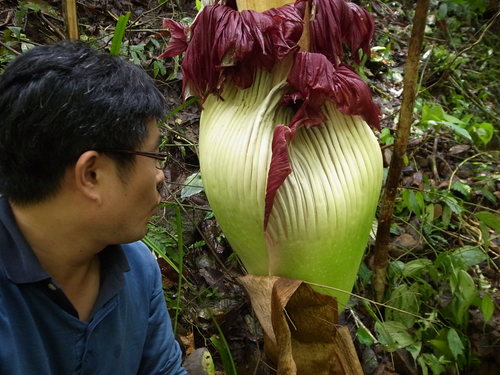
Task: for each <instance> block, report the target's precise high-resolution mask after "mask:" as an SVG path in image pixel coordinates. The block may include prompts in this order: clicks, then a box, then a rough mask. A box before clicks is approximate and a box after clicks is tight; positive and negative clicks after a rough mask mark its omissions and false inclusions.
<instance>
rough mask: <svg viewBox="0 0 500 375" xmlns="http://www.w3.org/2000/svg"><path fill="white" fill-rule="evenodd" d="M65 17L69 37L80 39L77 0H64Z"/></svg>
mask: <svg viewBox="0 0 500 375" xmlns="http://www.w3.org/2000/svg"><path fill="white" fill-rule="evenodd" d="M63 6H64V18H65V19H66V29H67V30H68V37H69V39H73V40H78V39H80V35H79V33H78V17H77V15H76V0H64V2H63Z"/></svg>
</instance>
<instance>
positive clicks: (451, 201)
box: [442, 195, 462, 215]
mask: <svg viewBox="0 0 500 375" xmlns="http://www.w3.org/2000/svg"><path fill="white" fill-rule="evenodd" d="M442 201H443V202H444V203H445V204H446V205H447V206H448V207H449V208H450V210H451V211H452V212H453V213H454V214H457V215H460V214H461V213H462V207H460V204H459V203H458V201H457V200H456V199H455V198H453V197H451V196H450V195H445V196H443V197H442Z"/></svg>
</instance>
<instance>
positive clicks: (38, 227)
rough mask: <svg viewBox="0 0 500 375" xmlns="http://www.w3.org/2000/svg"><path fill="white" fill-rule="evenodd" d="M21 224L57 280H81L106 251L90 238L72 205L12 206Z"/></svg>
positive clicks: (42, 261)
mask: <svg viewBox="0 0 500 375" xmlns="http://www.w3.org/2000/svg"><path fill="white" fill-rule="evenodd" d="M11 207H12V212H13V214H14V217H15V219H16V222H17V225H18V227H19V229H20V231H21V233H22V234H23V236H24V237H25V238H26V240H27V241H28V243H29V244H30V246H31V248H32V249H33V252H34V253H35V255H36V256H37V258H38V259H39V261H40V263H41V265H42V267H43V268H44V269H45V270H46V271H47V272H48V273H49V274H50V275H51V276H52V277H53V278H55V279H56V281H64V280H70V279H72V278H79V276H78V274H79V273H85V272H86V269H87V268H88V267H89V265H90V264H91V263H92V262H93V261H94V258H95V257H96V254H97V253H98V252H99V251H101V250H102V249H103V247H104V246H103V245H101V244H97V243H95V242H93V241H92V238H91V237H89V232H88V231H86V230H85V228H83V227H81V225H80V224H79V221H78V220H75V217H74V215H72V214H71V212H70V211H69V210H68V209H67V207H68V205H66V204H63V203H62V202H60V203H59V202H57V201H48V202H42V203H37V204H33V205H16V204H11Z"/></svg>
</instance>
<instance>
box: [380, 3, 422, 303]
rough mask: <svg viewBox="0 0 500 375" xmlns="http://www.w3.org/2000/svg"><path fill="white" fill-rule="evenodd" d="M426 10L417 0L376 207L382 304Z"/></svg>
mask: <svg viewBox="0 0 500 375" xmlns="http://www.w3.org/2000/svg"><path fill="white" fill-rule="evenodd" d="M428 10H429V0H417V5H416V8H415V15H414V17H413V27H412V31H411V37H410V43H409V47H408V57H407V62H406V66H405V72H404V79H403V100H402V102H401V110H400V115H399V123H398V129H397V133H396V140H395V142H394V152H393V155H392V159H391V164H390V166H389V173H388V175H387V182H386V185H385V188H384V193H383V196H382V202H381V205H380V216H379V221H378V228H377V238H376V240H375V254H374V265H373V287H374V289H375V294H376V299H377V300H378V301H379V302H380V301H382V299H383V297H384V293H385V286H386V283H387V281H386V274H387V265H388V263H389V239H390V232H389V231H390V227H391V221H392V214H393V212H394V200H395V199H396V193H397V189H398V185H399V180H400V177H401V169H402V167H403V156H404V155H405V153H406V148H407V146H408V138H409V135H410V129H411V123H412V118H413V108H414V106H415V96H416V92H417V79H418V63H419V60H420V50H421V48H422V42H423V39H424V30H425V24H426V20H427V13H428Z"/></svg>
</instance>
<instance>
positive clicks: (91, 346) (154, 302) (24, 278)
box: [0, 197, 186, 375]
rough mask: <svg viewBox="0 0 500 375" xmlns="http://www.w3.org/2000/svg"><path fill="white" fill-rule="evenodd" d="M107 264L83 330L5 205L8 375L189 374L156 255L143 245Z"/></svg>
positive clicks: (112, 250) (0, 342)
mask: <svg viewBox="0 0 500 375" xmlns="http://www.w3.org/2000/svg"><path fill="white" fill-rule="evenodd" d="M99 256H100V261H101V287H100V291H99V295H98V298H97V300H96V304H95V306H94V310H93V312H92V315H91V319H90V321H89V322H82V321H81V320H79V319H78V314H77V312H76V310H75V309H74V307H73V306H72V304H71V303H70V302H69V300H68V299H67V298H66V296H65V295H64V293H63V291H62V290H61V289H60V288H59V286H58V285H57V284H56V283H55V282H54V281H53V280H52V279H51V277H50V276H49V275H48V274H47V273H46V272H45V271H44V270H43V268H42V267H41V266H40V263H39V262H38V259H37V258H36V256H35V255H34V253H33V251H32V250H31V248H30V246H29V245H28V243H27V242H26V240H25V239H24V237H23V236H22V234H21V233H20V231H19V229H18V227H17V225H16V222H15V220H14V217H13V215H12V211H11V209H10V206H9V204H8V202H7V200H6V199H5V198H2V197H0V374H1V375H73V374H75V375H76V374H78V375H129V374H130V375H132V374H133V375H135V374H144V375H156V374H169V375H170V374H172V375H184V374H186V372H185V370H184V369H183V368H182V367H181V352H180V348H179V345H178V343H177V342H176V341H175V339H174V336H173V332H172V327H171V323H170V318H169V315H168V313H167V309H166V305H165V299H164V296H163V291H162V285H161V275H160V271H159V268H158V265H157V263H156V260H155V259H154V257H153V256H152V254H151V252H150V251H149V250H148V248H147V247H146V246H145V245H144V244H143V243H142V242H135V243H132V244H126V245H120V246H109V247H107V248H106V249H104V250H103V251H102V252H101V253H100V254H99Z"/></svg>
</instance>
